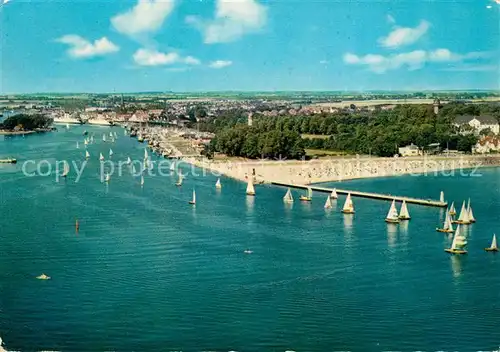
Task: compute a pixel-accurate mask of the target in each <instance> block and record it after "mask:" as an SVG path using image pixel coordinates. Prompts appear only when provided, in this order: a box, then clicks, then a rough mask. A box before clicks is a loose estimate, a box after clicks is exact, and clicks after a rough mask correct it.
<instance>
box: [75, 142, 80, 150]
mask: <svg viewBox="0 0 500 352" xmlns="http://www.w3.org/2000/svg"><path fill="white" fill-rule="evenodd" d="M76 149H80V144H78V141H76Z"/></svg>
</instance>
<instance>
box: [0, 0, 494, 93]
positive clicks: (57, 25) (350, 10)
mask: <svg viewBox="0 0 500 352" xmlns="http://www.w3.org/2000/svg"><path fill="white" fill-rule="evenodd" d="M0 1H3V2H4V3H3V5H2V6H1V7H0V40H1V46H0V50H1V51H0V53H1V55H0V93H1V94H14V93H37V92H61V93H69V92H96V93H104V92H107V93H112V92H117V93H119V92H141V91H176V92H203V91H344V90H345V91H353V90H355V91H367V90H451V89H494V90H498V89H500V67H499V65H500V61H499V58H500V26H499V23H500V0H496V1H495V0H460V1H453V0H427V1H425V0H377V1H375V0H274V1H272V0H133V1H129V0H100V1H95V0H64V1H63V0H7V2H6V0H0Z"/></svg>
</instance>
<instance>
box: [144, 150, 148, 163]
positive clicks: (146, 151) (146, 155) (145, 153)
mask: <svg viewBox="0 0 500 352" xmlns="http://www.w3.org/2000/svg"><path fill="white" fill-rule="evenodd" d="M148 158H149V155H148V150H147V149H146V148H144V160H147V159H148Z"/></svg>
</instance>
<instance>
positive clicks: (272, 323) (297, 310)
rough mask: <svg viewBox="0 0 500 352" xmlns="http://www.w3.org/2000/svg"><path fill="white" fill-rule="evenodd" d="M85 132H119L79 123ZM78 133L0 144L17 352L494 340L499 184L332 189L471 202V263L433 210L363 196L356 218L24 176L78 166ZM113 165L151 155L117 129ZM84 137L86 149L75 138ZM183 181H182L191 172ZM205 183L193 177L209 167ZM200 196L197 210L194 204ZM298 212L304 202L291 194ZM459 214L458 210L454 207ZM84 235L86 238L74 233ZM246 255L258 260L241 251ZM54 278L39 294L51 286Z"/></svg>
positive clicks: (238, 191) (128, 183)
mask: <svg viewBox="0 0 500 352" xmlns="http://www.w3.org/2000/svg"><path fill="white" fill-rule="evenodd" d="M85 128H87V129H88V130H89V131H90V132H97V133H98V134H97V135H98V136H100V134H101V133H102V132H109V130H111V128H106V127H85ZM83 129H84V127H72V128H71V129H70V130H69V131H65V130H63V129H61V130H60V131H59V132H57V133H49V134H44V135H34V136H26V138H22V137H16V138H6V139H3V140H0V157H6V156H14V157H17V158H18V159H19V161H20V163H19V164H18V165H16V166H12V165H2V166H0V197H1V198H0V214H1V218H0V250H1V255H0V337H2V339H3V340H4V343H5V344H6V347H7V348H8V349H12V350H21V351H35V350H59V351H77V352H78V351H111V350H112V351H132V350H135V351H170V350H182V351H202V350H215V351H228V350H236V351H285V350H295V351H340V350H344V351H345V350H351V351H389V350H392V351H415V350H425V351H438V350H444V351H478V350H488V351H491V350H493V349H494V348H498V345H499V344H500V330H499V327H500V303H499V299H500V280H499V278H500V275H499V272H500V256H499V255H495V254H492V253H486V252H484V251H483V248H484V247H485V246H487V245H488V244H489V242H490V241H491V236H492V234H493V232H494V231H496V232H497V233H499V234H500V226H499V224H500V221H499V220H500V204H499V202H498V199H500V170H499V169H483V170H481V173H482V176H481V177H460V176H457V175H456V176H452V177H442V176H441V177H434V176H427V177H410V176H405V177H397V178H384V179H372V180H358V181H351V182H342V183H341V184H339V185H338V187H339V188H340V187H344V188H352V189H360V190H370V191H375V192H383V193H393V194H401V195H409V196H417V197H422V198H434V199H435V198H437V197H438V196H439V191H440V190H444V191H445V194H446V198H447V199H448V200H454V201H455V204H456V205H457V206H460V204H461V201H462V200H463V199H464V198H466V197H469V196H470V197H471V198H472V205H473V208H474V211H475V215H476V218H477V219H478V222H477V223H476V224H474V225H472V226H470V228H469V231H468V236H469V247H468V249H469V254H468V255H467V256H463V257H453V256H449V255H447V254H446V253H444V252H443V249H444V248H445V247H446V246H448V245H449V244H450V241H451V238H450V237H449V236H445V235H443V234H441V233H437V232H435V227H436V226H438V225H439V224H440V223H441V221H442V217H443V215H444V214H443V211H442V210H440V209H437V208H427V207H421V206H412V205H410V206H409V210H410V213H411V215H412V217H413V219H412V220H411V221H410V222H409V223H407V224H404V225H399V226H398V225H386V224H385V223H384V221H383V219H384V217H385V215H386V213H387V210H388V206H389V204H388V203H386V202H380V201H374V200H368V199H357V198H355V199H354V203H355V206H356V211H357V212H356V214H355V215H354V216H344V215H342V214H341V213H340V212H339V210H340V207H341V206H342V203H343V200H344V197H341V198H340V199H339V200H338V201H337V202H335V203H334V205H335V207H336V209H335V210H332V211H325V210H324V209H323V203H324V200H325V195H323V194H315V195H314V199H313V202H312V204H300V203H299V202H298V201H296V202H295V204H293V206H292V207H291V208H290V207H286V206H285V205H284V204H283V202H282V196H283V194H284V189H282V188H278V187H270V186H257V187H256V191H257V196H256V197H255V199H253V198H247V197H246V196H245V195H244V192H245V184H243V183H241V182H238V181H235V180H231V179H227V178H223V179H222V183H223V189H222V191H221V192H217V191H216V190H215V187H214V183H215V181H216V177H213V176H206V177H201V176H200V177H193V176H191V175H188V176H187V178H186V179H185V181H184V184H183V186H182V187H180V188H178V187H176V186H175V185H174V183H175V182H176V178H175V177H173V176H172V177H170V176H167V177H151V176H146V177H145V184H144V187H143V188H141V187H140V185H139V180H138V179H134V178H132V177H131V176H129V174H128V173H127V172H125V175H124V176H122V177H118V176H112V179H111V182H110V183H109V185H108V186H106V185H105V184H103V183H101V181H100V179H99V170H98V168H99V163H98V160H97V156H98V153H99V152H102V153H103V154H105V155H107V151H108V149H109V146H110V145H109V143H108V144H103V142H102V141H101V139H100V138H96V144H93V145H90V146H89V151H90V153H91V154H92V158H91V159H90V161H89V163H88V165H87V168H86V169H85V172H84V174H83V176H82V179H81V180H80V182H78V183H75V182H74V179H75V174H74V171H73V169H72V170H71V171H72V173H71V174H70V175H69V177H68V180H67V181H60V182H55V178H54V176H52V177H40V176H36V177H25V176H23V174H22V173H21V167H22V161H23V160H26V159H34V160H41V159H47V160H49V161H51V162H54V161H55V160H56V159H57V160H62V159H66V160H78V161H79V162H81V161H82V156H83V148H82V147H83V143H82V141H83V137H82V131H83ZM113 130H114V131H116V132H117V133H118V136H119V138H118V140H117V141H116V143H114V144H113V145H112V148H113V151H114V152H115V155H114V160H120V159H121V160H124V159H125V158H126V157H127V156H131V157H132V158H137V159H142V156H143V153H144V150H143V149H144V145H141V144H139V143H137V141H136V140H135V139H130V138H128V137H124V136H123V134H122V131H121V130H120V129H119V128H113ZM76 140H80V144H81V146H80V149H76V148H75V141H76ZM184 171H185V172H187V169H185V170H184ZM198 171H199V170H198ZM193 187H196V191H197V200H198V204H197V205H196V208H192V207H190V206H189V205H188V204H187V201H188V200H189V199H190V196H191V191H192V188H193ZM294 195H295V197H296V199H297V198H298V195H299V193H298V192H294ZM457 202H459V203H457ZM76 218H78V219H79V222H80V232H79V233H78V234H75V228H74V224H75V219H76ZM246 249H250V250H252V251H253V253H252V254H245V253H243V252H244V250H246ZM42 272H43V273H46V274H47V275H50V276H51V277H52V279H51V280H48V281H40V280H36V279H35V277H36V276H37V275H40V274H41V273H42Z"/></svg>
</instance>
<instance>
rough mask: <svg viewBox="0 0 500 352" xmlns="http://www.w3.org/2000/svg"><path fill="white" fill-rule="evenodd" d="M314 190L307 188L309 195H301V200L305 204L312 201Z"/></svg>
mask: <svg viewBox="0 0 500 352" xmlns="http://www.w3.org/2000/svg"><path fill="white" fill-rule="evenodd" d="M312 194H313V192H312V189H311V187H307V195H305V194H304V195H301V196H300V198H299V200H301V201H303V202H310V201H311V200H312Z"/></svg>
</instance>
